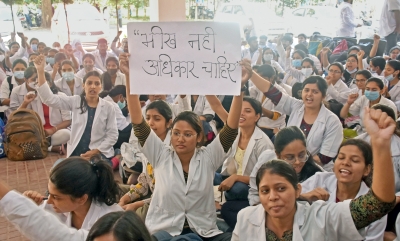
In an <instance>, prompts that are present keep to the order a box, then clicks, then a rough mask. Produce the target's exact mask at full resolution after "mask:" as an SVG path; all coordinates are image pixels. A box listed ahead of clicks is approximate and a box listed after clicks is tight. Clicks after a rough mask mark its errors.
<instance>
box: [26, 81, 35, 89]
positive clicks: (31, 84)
mask: <svg viewBox="0 0 400 241" xmlns="http://www.w3.org/2000/svg"><path fill="white" fill-rule="evenodd" d="M36 85H37V82H29V84H28V86H29V87H30V88H31V89H34V90H36V89H37V87H36Z"/></svg>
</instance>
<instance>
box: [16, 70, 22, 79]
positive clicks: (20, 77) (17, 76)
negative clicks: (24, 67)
mask: <svg viewBox="0 0 400 241" xmlns="http://www.w3.org/2000/svg"><path fill="white" fill-rule="evenodd" d="M14 77H15V78H17V79H23V78H24V71H15V72H14Z"/></svg>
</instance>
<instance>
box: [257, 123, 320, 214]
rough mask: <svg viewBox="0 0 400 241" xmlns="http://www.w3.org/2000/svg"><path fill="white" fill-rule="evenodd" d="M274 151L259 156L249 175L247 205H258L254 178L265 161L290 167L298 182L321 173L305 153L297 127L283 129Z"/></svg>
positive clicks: (304, 139)
mask: <svg viewBox="0 0 400 241" xmlns="http://www.w3.org/2000/svg"><path fill="white" fill-rule="evenodd" d="M274 147H275V150H268V151H265V152H263V153H262V154H261V156H260V158H259V159H260V160H259V161H258V162H257V164H256V165H255V166H254V169H253V171H252V172H251V174H250V189H249V203H250V206H254V205H257V204H259V203H260V197H259V196H258V188H257V185H256V176H257V172H258V170H259V169H260V167H261V166H262V165H263V164H264V163H265V162H267V161H269V160H273V159H277V158H278V159H281V160H284V161H286V162H287V163H289V164H290V165H292V167H293V168H294V170H295V171H296V175H297V178H298V181H299V182H300V183H302V182H304V181H305V180H307V179H308V178H310V177H312V176H313V175H314V174H315V173H317V172H323V169H322V167H320V166H318V165H317V164H316V163H315V161H314V159H313V157H312V156H311V155H310V153H309V152H308V151H307V146H306V137H305V135H304V133H303V132H302V131H301V130H300V129H299V128H298V127H297V126H290V127H285V128H283V129H282V130H280V131H279V132H278V134H276V136H275V142H274Z"/></svg>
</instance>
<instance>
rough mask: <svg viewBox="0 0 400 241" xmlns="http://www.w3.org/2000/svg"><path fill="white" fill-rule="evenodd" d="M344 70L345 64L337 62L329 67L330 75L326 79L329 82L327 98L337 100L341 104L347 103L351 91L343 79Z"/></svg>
mask: <svg viewBox="0 0 400 241" xmlns="http://www.w3.org/2000/svg"><path fill="white" fill-rule="evenodd" d="M343 72H344V69H343V65H342V64H341V63H338V62H335V63H333V64H331V65H329V67H328V76H326V78H325V80H326V83H327V84H328V90H327V91H326V98H325V99H326V100H327V101H329V100H336V101H337V102H339V103H341V104H345V103H346V101H347V98H348V97H349V95H350V93H351V91H352V90H351V89H349V87H348V86H347V85H346V84H345V83H344V82H343V81H342V74H343Z"/></svg>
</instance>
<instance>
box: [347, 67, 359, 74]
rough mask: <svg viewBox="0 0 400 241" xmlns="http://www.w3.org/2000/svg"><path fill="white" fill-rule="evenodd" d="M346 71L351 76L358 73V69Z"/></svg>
mask: <svg viewBox="0 0 400 241" xmlns="http://www.w3.org/2000/svg"><path fill="white" fill-rule="evenodd" d="M346 71H347V72H348V73H349V74H354V73H355V72H357V68H355V69H353V70H348V69H346Z"/></svg>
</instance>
